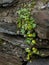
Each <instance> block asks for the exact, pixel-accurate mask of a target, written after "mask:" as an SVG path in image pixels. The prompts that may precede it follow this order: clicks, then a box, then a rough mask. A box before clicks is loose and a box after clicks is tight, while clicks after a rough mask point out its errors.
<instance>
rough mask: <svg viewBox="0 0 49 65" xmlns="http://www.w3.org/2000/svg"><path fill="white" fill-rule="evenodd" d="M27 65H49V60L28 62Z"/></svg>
mask: <svg viewBox="0 0 49 65" xmlns="http://www.w3.org/2000/svg"><path fill="white" fill-rule="evenodd" d="M27 65H49V59H36V60H33V61H32V62H31V63H30V62H28V63H27Z"/></svg>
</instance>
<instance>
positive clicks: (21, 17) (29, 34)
mask: <svg viewBox="0 0 49 65" xmlns="http://www.w3.org/2000/svg"><path fill="white" fill-rule="evenodd" d="M29 6H30V5H29ZM17 13H18V20H17V29H18V30H19V33H20V34H21V35H23V36H24V37H25V38H26V39H25V43H26V44H28V45H30V46H31V48H26V49H25V51H26V53H27V60H30V58H31V56H32V55H33V54H39V51H38V50H37V48H35V47H34V45H36V33H35V31H34V29H35V28H36V23H35V19H34V18H33V17H32V16H31V9H30V8H21V9H20V10H19V11H17Z"/></svg>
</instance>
